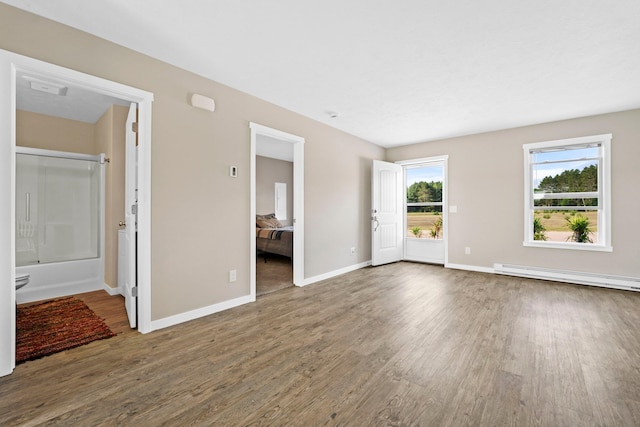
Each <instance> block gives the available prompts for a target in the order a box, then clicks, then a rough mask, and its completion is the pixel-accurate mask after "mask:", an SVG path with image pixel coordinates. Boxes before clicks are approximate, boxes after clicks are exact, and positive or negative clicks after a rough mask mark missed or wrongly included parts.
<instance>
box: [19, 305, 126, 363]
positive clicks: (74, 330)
mask: <svg viewBox="0 0 640 427" xmlns="http://www.w3.org/2000/svg"><path fill="white" fill-rule="evenodd" d="M115 335H116V334H114V333H113V332H111V330H110V329H109V327H108V326H107V325H106V324H105V323H104V322H103V321H102V319H100V318H99V317H98V316H97V315H96V314H95V313H94V312H93V311H91V309H90V308H89V307H87V305H86V304H85V303H84V302H82V301H80V300H79V299H77V298H75V297H68V298H62V299H57V300H53V301H47V302H43V303H39V304H34V305H29V306H25V307H18V309H17V316H16V363H21V362H26V361H27V360H34V359H38V358H40V357H44V356H47V355H49V354H53V353H57V352H59V351H63V350H67V349H70V348H73V347H78V346H81V345H84V344H88V343H90V342H92V341H96V340H101V339H105V338H110V337H113V336H115Z"/></svg>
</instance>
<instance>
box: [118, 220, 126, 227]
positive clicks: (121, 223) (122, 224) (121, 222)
mask: <svg viewBox="0 0 640 427" xmlns="http://www.w3.org/2000/svg"><path fill="white" fill-rule="evenodd" d="M118 226H119V227H126V226H127V224H126V223H125V222H124V221H120V222H119V223H118Z"/></svg>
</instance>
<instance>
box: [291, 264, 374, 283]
mask: <svg viewBox="0 0 640 427" xmlns="http://www.w3.org/2000/svg"><path fill="white" fill-rule="evenodd" d="M370 265H371V260H369V261H365V262H361V263H360V264H354V265H350V266H348V267H344V268H340V269H338V270H334V271H329V272H328V273H323V274H319V275H317V276H313V277H308V278H306V279H304V282H303V284H302V285H300V286H307V285H311V284H313V283H316V282H320V281H322V280H327V279H331V278H332V277H336V276H340V275H341V274H345V273H350V272H352V271H356V270H359V269H361V268H365V267H368V266H370Z"/></svg>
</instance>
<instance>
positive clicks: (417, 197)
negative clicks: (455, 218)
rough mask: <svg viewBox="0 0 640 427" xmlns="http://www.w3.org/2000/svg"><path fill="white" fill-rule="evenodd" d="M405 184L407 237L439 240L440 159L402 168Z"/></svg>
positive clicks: (442, 175) (441, 178)
mask: <svg viewBox="0 0 640 427" xmlns="http://www.w3.org/2000/svg"><path fill="white" fill-rule="evenodd" d="M405 182H406V186H407V198H406V207H407V211H406V218H405V224H406V225H407V234H406V235H407V237H408V238H414V239H416V238H417V239H436V240H441V239H442V235H443V233H444V230H443V222H442V205H443V201H442V184H443V182H444V166H443V164H442V163H441V162H438V163H433V164H429V165H421V166H406V167H405Z"/></svg>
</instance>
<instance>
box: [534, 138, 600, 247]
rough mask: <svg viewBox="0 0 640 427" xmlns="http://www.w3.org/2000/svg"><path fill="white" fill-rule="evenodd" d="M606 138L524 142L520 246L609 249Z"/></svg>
mask: <svg viewBox="0 0 640 427" xmlns="http://www.w3.org/2000/svg"><path fill="white" fill-rule="evenodd" d="M611 137H612V135H611V134H605V135H594V136H587V137H580V138H571V139H563V140H557V141H546V142H537V143H532V144H524V145H523V149H524V165H525V188H524V190H525V191H524V193H525V202H524V204H525V230H524V231H525V236H524V245H525V246H539V247H549V248H562V249H580V250H599V251H611V250H612V248H611V199H610V188H611V183H610V176H611V170H610V151H611Z"/></svg>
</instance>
